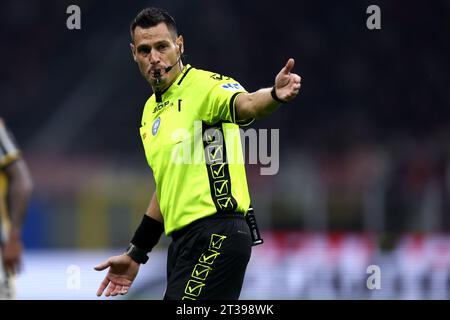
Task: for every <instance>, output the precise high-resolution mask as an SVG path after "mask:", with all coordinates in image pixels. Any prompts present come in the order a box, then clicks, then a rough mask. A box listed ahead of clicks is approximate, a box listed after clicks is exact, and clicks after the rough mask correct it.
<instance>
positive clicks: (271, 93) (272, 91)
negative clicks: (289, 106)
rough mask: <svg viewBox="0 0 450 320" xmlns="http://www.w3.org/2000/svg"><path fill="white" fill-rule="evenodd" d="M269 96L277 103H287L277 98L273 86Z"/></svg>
mask: <svg viewBox="0 0 450 320" xmlns="http://www.w3.org/2000/svg"><path fill="white" fill-rule="evenodd" d="M270 95H271V96H272V99H273V100H275V101H276V102H279V103H287V101H283V100H281V99H280V98H278V96H277V92H276V91H275V86H273V87H272V90H271V91H270Z"/></svg>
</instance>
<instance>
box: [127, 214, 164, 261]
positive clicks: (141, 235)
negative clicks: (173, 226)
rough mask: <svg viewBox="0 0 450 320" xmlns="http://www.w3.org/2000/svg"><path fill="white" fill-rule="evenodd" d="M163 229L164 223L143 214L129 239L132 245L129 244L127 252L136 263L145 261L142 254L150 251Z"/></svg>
mask: <svg viewBox="0 0 450 320" xmlns="http://www.w3.org/2000/svg"><path fill="white" fill-rule="evenodd" d="M163 231H164V224H162V223H161V222H159V221H157V220H155V219H153V218H151V217H149V216H148V215H146V214H145V215H144V217H143V218H142V221H141V224H140V225H139V227H138V228H137V229H136V232H135V233H134V236H133V238H132V239H131V245H132V246H131V245H130V247H129V248H128V250H127V254H128V255H129V256H130V257H131V258H133V260H135V261H136V262H138V263H145V262H147V260H145V259H144V257H143V255H144V256H146V254H147V253H148V252H150V251H152V249H153V247H154V246H155V245H156V244H157V243H158V241H159V238H160V237H161V234H162V233H163ZM136 259H137V260H139V261H137V260H136ZM147 259H148V258H147ZM143 260H145V261H143Z"/></svg>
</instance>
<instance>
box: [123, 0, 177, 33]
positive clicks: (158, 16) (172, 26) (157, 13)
mask: <svg viewBox="0 0 450 320" xmlns="http://www.w3.org/2000/svg"><path fill="white" fill-rule="evenodd" d="M161 22H164V23H165V24H166V25H167V28H168V29H169V31H171V32H172V33H173V35H174V36H175V37H177V36H178V31H177V25H176V23H175V19H174V18H173V17H172V16H171V15H170V14H169V13H168V12H167V11H166V10H164V9H161V8H155V7H149V8H145V9H143V10H142V11H141V12H139V13H138V15H137V16H136V18H134V20H133V21H132V22H131V26H130V32H131V40H133V41H134V37H133V35H134V29H136V27H141V28H144V29H145V28H151V27H154V26H156V25H158V24H160V23H161Z"/></svg>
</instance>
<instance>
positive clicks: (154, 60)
mask: <svg viewBox="0 0 450 320" xmlns="http://www.w3.org/2000/svg"><path fill="white" fill-rule="evenodd" d="M148 59H149V61H150V64H151V65H158V64H159V63H160V58H159V53H158V51H157V50H152V51H150V54H149V55H148Z"/></svg>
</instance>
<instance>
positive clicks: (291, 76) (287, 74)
mask: <svg viewBox="0 0 450 320" xmlns="http://www.w3.org/2000/svg"><path fill="white" fill-rule="evenodd" d="M294 62H295V61H294V59H292V58H290V59H289V60H288V62H287V63H286V65H285V66H284V67H283V69H281V71H280V72H279V73H278V74H277V76H276V78H275V93H276V95H277V97H278V98H279V99H281V100H283V101H286V102H289V101H291V100H292V99H294V98H295V97H296V96H297V94H298V92H299V90H300V86H301V84H300V82H301V80H302V78H301V77H300V76H299V75H298V74H295V73H291V71H292V69H293V68H294Z"/></svg>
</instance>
